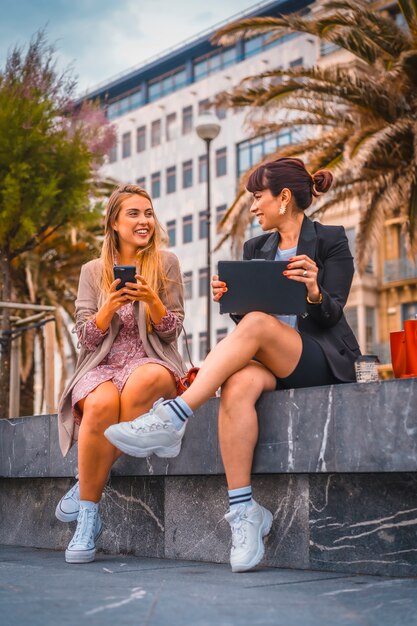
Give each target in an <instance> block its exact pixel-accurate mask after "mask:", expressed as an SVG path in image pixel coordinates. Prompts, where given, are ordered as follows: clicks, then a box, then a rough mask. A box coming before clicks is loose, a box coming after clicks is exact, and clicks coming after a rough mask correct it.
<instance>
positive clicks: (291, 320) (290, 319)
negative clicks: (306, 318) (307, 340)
mask: <svg viewBox="0 0 417 626" xmlns="http://www.w3.org/2000/svg"><path fill="white" fill-rule="evenodd" d="M296 254H297V246H294V248H288V250H281V249H280V248H278V249H277V253H276V255H275V261H288V259H290V258H291V257H292V256H295V255H296ZM274 317H276V318H277V320H280V321H281V322H284V323H285V324H288V326H292V327H293V328H297V316H296V315H274Z"/></svg>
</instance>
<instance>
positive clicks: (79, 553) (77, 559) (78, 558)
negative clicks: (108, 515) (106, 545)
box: [65, 525, 103, 564]
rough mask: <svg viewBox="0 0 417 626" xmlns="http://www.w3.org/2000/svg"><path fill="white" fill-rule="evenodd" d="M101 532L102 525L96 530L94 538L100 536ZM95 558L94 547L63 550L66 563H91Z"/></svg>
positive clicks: (97, 538)
mask: <svg viewBox="0 0 417 626" xmlns="http://www.w3.org/2000/svg"><path fill="white" fill-rule="evenodd" d="M102 532H103V525H101V527H100V530H99V531H98V533H97V535H96V537H95V540H94V541H96V542H97V541H98V540H99V539H100V537H101V533H102ZM95 558H96V548H95V547H94V548H91V550H68V548H67V549H66V550H65V561H66V562H67V563H73V564H74V563H75V564H77V563H80V564H81V563H92V562H93V561H94V559H95Z"/></svg>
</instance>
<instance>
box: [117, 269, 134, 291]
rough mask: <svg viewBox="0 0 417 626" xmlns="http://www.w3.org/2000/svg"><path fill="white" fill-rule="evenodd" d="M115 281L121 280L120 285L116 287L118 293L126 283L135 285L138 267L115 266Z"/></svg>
mask: <svg viewBox="0 0 417 626" xmlns="http://www.w3.org/2000/svg"><path fill="white" fill-rule="evenodd" d="M113 272H114V280H116V278H120V283H119V284H118V285H117V287H116V291H119V289H122V287H124V286H125V285H126V283H135V282H136V278H135V274H136V266H135V265H115V266H114V267H113Z"/></svg>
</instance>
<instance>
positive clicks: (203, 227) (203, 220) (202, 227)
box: [198, 211, 207, 239]
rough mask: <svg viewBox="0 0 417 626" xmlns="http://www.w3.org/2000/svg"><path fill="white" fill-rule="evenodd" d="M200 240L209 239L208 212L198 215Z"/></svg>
mask: <svg viewBox="0 0 417 626" xmlns="http://www.w3.org/2000/svg"><path fill="white" fill-rule="evenodd" d="M198 238H199V239H207V211H200V213H199V214H198Z"/></svg>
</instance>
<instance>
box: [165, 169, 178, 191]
mask: <svg viewBox="0 0 417 626" xmlns="http://www.w3.org/2000/svg"><path fill="white" fill-rule="evenodd" d="M176 189H177V168H176V167H175V165H173V166H172V167H168V168H167V193H175V191H176Z"/></svg>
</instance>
